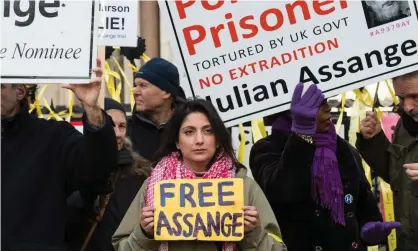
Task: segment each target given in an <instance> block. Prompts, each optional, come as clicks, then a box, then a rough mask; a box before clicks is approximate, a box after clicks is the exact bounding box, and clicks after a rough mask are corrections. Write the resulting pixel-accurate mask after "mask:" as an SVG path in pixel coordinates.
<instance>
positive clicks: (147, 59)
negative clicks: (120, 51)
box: [141, 53, 151, 63]
mask: <svg viewBox="0 0 418 251" xmlns="http://www.w3.org/2000/svg"><path fill="white" fill-rule="evenodd" d="M141 58H142V60H144V62H145V63H146V62H148V61H150V60H151V59H150V58H149V57H148V56H147V55H145V53H144V54H142V56H141Z"/></svg>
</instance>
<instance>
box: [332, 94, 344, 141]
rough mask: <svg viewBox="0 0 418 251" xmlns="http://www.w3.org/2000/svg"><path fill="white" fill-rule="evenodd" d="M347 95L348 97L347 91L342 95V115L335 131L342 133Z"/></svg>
mask: <svg viewBox="0 0 418 251" xmlns="http://www.w3.org/2000/svg"><path fill="white" fill-rule="evenodd" d="M345 97H346V93H345V92H344V93H343V94H342V96H341V109H340V116H339V117H338V121H337V125H336V126H335V131H336V132H337V134H339V133H340V130H341V125H342V124H343V115H344V109H345Z"/></svg>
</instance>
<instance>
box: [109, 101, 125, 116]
mask: <svg viewBox="0 0 418 251" xmlns="http://www.w3.org/2000/svg"><path fill="white" fill-rule="evenodd" d="M104 108H105V109H104V110H105V111H109V110H118V111H121V112H122V113H123V114H125V116H126V112H125V109H124V108H123V106H122V105H121V104H120V103H119V102H118V101H116V100H114V99H111V98H105V100H104Z"/></svg>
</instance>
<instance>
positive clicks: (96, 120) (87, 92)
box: [62, 58, 103, 126]
mask: <svg viewBox="0 0 418 251" xmlns="http://www.w3.org/2000/svg"><path fill="white" fill-rule="evenodd" d="M93 72H94V73H95V74H96V77H95V78H93V79H91V80H90V82H89V83H88V84H64V85H62V88H65V89H68V90H71V91H72V92H74V95H75V96H76V98H77V99H78V100H79V101H80V102H81V105H82V106H83V108H84V110H85V112H86V115H87V120H88V121H89V122H90V123H91V124H93V125H95V126H100V125H102V124H103V115H102V112H101V109H100V106H99V103H98V99H99V95H100V89H101V86H102V75H103V70H102V62H101V60H100V58H97V59H96V67H95V68H94V69H93Z"/></svg>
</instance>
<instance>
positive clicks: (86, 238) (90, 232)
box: [67, 98, 151, 251]
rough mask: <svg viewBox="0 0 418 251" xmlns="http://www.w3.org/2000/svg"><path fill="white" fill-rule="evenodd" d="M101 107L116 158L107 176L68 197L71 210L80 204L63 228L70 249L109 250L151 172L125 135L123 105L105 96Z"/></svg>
mask: <svg viewBox="0 0 418 251" xmlns="http://www.w3.org/2000/svg"><path fill="white" fill-rule="evenodd" d="M104 106H105V107H104V108H105V111H106V113H107V114H108V115H109V116H110V117H111V118H112V120H113V123H114V127H113V129H114V131H115V135H116V142H117V145H118V153H119V161H118V165H117V169H116V171H115V172H113V173H112V174H111V176H110V177H108V178H107V179H105V180H103V181H98V182H96V183H95V184H94V185H91V186H89V187H87V188H85V189H82V190H80V191H79V192H78V193H75V194H74V195H73V196H72V198H70V199H69V204H70V206H71V207H72V208H73V209H74V208H77V206H76V205H77V204H78V205H81V206H78V208H79V210H75V211H73V218H72V219H73V222H72V223H71V224H68V227H67V234H68V236H69V237H68V238H69V239H70V240H72V241H71V250H74V251H75V250H77V251H78V250H80V247H82V249H81V250H86V251H113V246H112V235H113V234H114V233H115V231H116V229H117V227H118V226H119V223H120V222H121V221H122V219H123V217H124V215H125V213H126V211H127V210H128V208H129V206H130V205H131V202H132V200H133V199H134V198H135V195H136V194H137V193H138V191H139V189H140V188H141V186H142V184H143V183H144V181H145V179H146V178H147V177H148V175H149V173H150V171H151V168H150V165H151V163H149V162H148V161H147V160H145V159H144V158H142V157H141V156H139V155H138V154H137V153H135V152H133V150H132V143H131V141H130V140H129V139H128V138H127V137H126V130H127V118H126V113H125V110H124V108H123V106H122V105H121V104H120V103H118V102H117V101H115V100H113V99H111V98H105V102H104ZM77 213H78V217H76V215H77ZM91 222H93V225H92V224H91Z"/></svg>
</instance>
